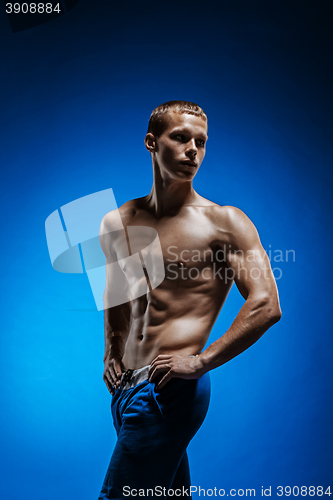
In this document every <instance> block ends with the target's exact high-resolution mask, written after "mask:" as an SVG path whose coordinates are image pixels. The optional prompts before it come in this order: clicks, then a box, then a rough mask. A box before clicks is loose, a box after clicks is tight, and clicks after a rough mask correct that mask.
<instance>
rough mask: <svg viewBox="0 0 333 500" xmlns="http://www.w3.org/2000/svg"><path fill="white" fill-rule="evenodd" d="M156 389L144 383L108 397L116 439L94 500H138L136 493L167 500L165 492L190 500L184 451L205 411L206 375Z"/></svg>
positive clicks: (176, 381)
mask: <svg viewBox="0 0 333 500" xmlns="http://www.w3.org/2000/svg"><path fill="white" fill-rule="evenodd" d="M154 389H155V383H154V382H152V383H151V382H148V380H145V381H143V382H141V383H139V384H138V385H136V386H135V387H131V388H129V389H124V390H122V389H117V390H116V392H115V395H114V396H113V397H112V403H111V412H112V416H113V421H114V426H115V428H116V431H117V436H118V439H117V443H116V445H115V448H114V451H113V454H112V457H111V461H110V465H109V468H108V471H107V473H106V476H105V479H104V482H103V486H102V490H101V493H100V496H99V497H98V500H104V499H112V500H117V499H122V500H123V499H126V498H140V492H139V490H140V489H141V490H145V492H144V497H147V498H166V497H167V490H168V489H173V490H176V489H178V491H177V492H176V493H174V496H176V497H177V498H191V495H190V485H191V483H190V472H189V466H188V459H187V453H186V448H187V446H188V444H189V442H190V441H191V439H192V438H193V436H194V435H195V433H196V432H197V430H198V429H199V427H200V426H201V424H202V422H203V421H204V418H205V416H206V413H207V410H208V405H209V399H210V379H209V375H208V373H206V374H205V375H203V376H202V377H201V378H199V379H198V380H185V379H180V378H174V379H171V380H170V381H169V382H168V383H167V384H166V385H165V386H164V387H163V388H162V389H161V390H160V392H155V390H154ZM163 488H165V490H163ZM147 489H150V491H149V492H148V493H147ZM161 492H162V494H161ZM180 493H181V494H180ZM171 495H172V493H171ZM142 497H143V496H142V493H141V498H142Z"/></svg>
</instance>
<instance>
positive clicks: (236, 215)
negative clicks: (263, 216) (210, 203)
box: [207, 205, 259, 246]
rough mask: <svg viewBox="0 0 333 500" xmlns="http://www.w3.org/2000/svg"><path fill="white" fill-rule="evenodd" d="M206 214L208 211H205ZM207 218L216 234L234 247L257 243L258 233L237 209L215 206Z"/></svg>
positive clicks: (227, 206)
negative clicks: (226, 239) (220, 234)
mask: <svg viewBox="0 0 333 500" xmlns="http://www.w3.org/2000/svg"><path fill="white" fill-rule="evenodd" d="M207 213H208V211H207ZM209 218H210V220H211V222H212V223H213V224H214V226H215V228H216V230H217V231H218V232H222V233H223V234H224V235H225V236H227V237H228V240H229V241H230V243H234V244H235V246H239V244H240V245H243V244H245V243H247V244H251V243H252V244H254V243H256V242H258V241H259V235H258V231H257V229H256V227H255V225H254V224H253V222H252V221H251V219H250V218H249V217H248V216H247V215H246V214H245V213H244V212H243V211H242V210H240V209H239V208H236V207H233V206H229V205H226V206H220V205H218V206H216V207H212V208H211V209H210V210H209Z"/></svg>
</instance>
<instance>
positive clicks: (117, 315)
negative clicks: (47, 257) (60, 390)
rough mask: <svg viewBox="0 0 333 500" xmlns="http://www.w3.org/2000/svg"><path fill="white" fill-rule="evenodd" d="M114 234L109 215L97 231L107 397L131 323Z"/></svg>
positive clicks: (115, 380) (118, 370)
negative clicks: (102, 286)
mask: <svg viewBox="0 0 333 500" xmlns="http://www.w3.org/2000/svg"><path fill="white" fill-rule="evenodd" d="M112 233H113V234H112ZM116 234H117V233H115V231H113V228H112V212H111V213H110V214H107V215H106V216H105V217H104V218H103V220H102V224H101V228H100V243H101V247H102V250H103V252H104V254H105V256H106V265H105V269H106V283H105V291H104V295H103V299H104V338H105V351H104V357H103V362H104V373H103V380H104V382H105V384H106V386H107V388H108V390H109V392H110V393H111V394H113V393H114V388H115V387H118V386H119V384H120V378H121V374H122V371H123V369H124V367H123V364H122V357H123V354H124V348H125V343H126V339H127V335H128V332H129V329H130V322H131V301H130V298H129V292H128V284H127V280H126V277H125V276H124V274H123V272H122V270H121V269H120V266H119V264H118V260H117V255H116V252H115V250H114V241H115V240H116ZM118 234H119V232H118Z"/></svg>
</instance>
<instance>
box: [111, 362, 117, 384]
mask: <svg viewBox="0 0 333 500" xmlns="http://www.w3.org/2000/svg"><path fill="white" fill-rule="evenodd" d="M109 372H110V377H111V382H112V385H116V382H117V380H118V377H117V374H116V370H115V369H114V366H113V365H112V364H111V365H110V367H109Z"/></svg>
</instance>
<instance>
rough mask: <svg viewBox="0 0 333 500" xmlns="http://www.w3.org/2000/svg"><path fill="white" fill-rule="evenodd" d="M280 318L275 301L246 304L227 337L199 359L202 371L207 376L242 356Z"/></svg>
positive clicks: (256, 301)
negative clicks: (239, 355)
mask: <svg viewBox="0 0 333 500" xmlns="http://www.w3.org/2000/svg"><path fill="white" fill-rule="evenodd" d="M280 317H281V312H280V308H279V305H278V303H276V301H271V300H269V299H266V300H262V301H258V300H254V299H248V300H246V302H245V304H244V305H243V307H242V308H241V310H240V311H239V313H238V315H237V316H236V318H235V320H234V322H233V323H232V325H231V327H230V328H229V329H228V330H227V331H226V333H225V334H224V335H223V336H222V337H220V338H219V339H217V340H216V341H215V342H213V343H212V344H211V345H210V346H209V347H207V349H205V351H203V352H202V353H201V354H200V355H199V356H198V358H199V359H198V362H200V364H201V371H202V372H203V373H206V372H207V371H209V370H212V369H214V368H217V367H218V366H221V365H223V364H224V363H227V362H228V361H230V360H231V359H232V358H234V357H235V356H238V354H241V353H242V352H243V351H245V350H246V349H248V348H249V347H250V346H251V345H253V344H254V343H255V342H256V341H257V340H259V338H260V337H261V336H262V335H263V334H264V333H265V332H266V331H267V330H268V328H270V327H271V326H272V325H273V324H274V323H276V322H277V321H278V320H279V319H280Z"/></svg>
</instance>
